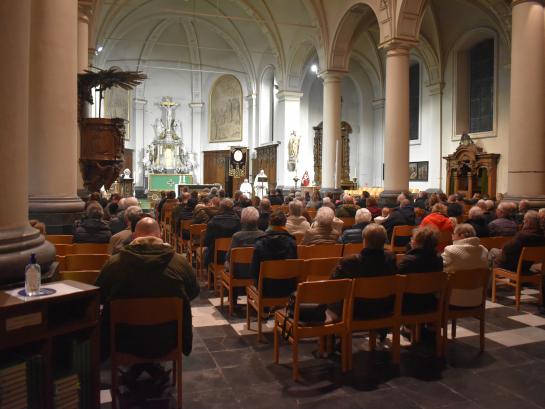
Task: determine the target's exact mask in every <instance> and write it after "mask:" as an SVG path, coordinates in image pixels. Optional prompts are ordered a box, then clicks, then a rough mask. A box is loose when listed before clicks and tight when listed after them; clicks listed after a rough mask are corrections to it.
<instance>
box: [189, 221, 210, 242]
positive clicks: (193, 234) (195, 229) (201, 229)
mask: <svg viewBox="0 0 545 409" xmlns="http://www.w3.org/2000/svg"><path fill="white" fill-rule="evenodd" d="M205 232H206V224H192V225H190V226H189V240H190V241H191V242H192V243H193V242H195V241H196V240H197V239H198V241H199V242H200V241H201V240H200V239H201V237H202V238H204V233H205Z"/></svg>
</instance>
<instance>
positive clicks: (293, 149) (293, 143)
mask: <svg viewBox="0 0 545 409" xmlns="http://www.w3.org/2000/svg"><path fill="white" fill-rule="evenodd" d="M300 142H301V138H300V137H299V136H297V134H296V133H295V131H291V134H290V137H289V140H288V170H289V171H290V172H295V170H296V169H297V157H298V156H299V143H300Z"/></svg>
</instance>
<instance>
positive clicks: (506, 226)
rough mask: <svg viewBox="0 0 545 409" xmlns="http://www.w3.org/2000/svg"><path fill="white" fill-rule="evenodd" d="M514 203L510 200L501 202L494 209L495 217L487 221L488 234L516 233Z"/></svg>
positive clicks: (507, 234) (509, 234) (510, 234)
mask: <svg viewBox="0 0 545 409" xmlns="http://www.w3.org/2000/svg"><path fill="white" fill-rule="evenodd" d="M515 211H516V205H515V204H514V203H512V202H501V203H500V204H499V205H498V208H497V209H496V216H497V218H496V219H495V220H493V221H491V222H490V223H488V230H489V232H490V236H492V237H496V236H514V235H515V234H517V223H516V222H515V220H514V217H515Z"/></svg>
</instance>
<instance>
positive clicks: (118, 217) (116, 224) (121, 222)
mask: <svg viewBox="0 0 545 409" xmlns="http://www.w3.org/2000/svg"><path fill="white" fill-rule="evenodd" d="M131 206H138V199H137V198H136V197H124V198H122V199H121V200H120V201H119V203H118V207H117V213H116V214H115V215H112V217H111V219H110V230H111V231H112V234H117V233H119V232H120V231H122V230H125V229H126V228H127V223H126V220H125V210H127V209H128V208H129V207H131Z"/></svg>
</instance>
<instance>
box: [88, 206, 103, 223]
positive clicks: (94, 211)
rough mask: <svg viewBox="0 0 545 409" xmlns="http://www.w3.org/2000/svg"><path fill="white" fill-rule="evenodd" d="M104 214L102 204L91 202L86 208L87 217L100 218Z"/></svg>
mask: <svg viewBox="0 0 545 409" xmlns="http://www.w3.org/2000/svg"><path fill="white" fill-rule="evenodd" d="M103 216H104V211H103V210H102V206H101V205H99V204H98V203H97V204H91V205H90V206H89V207H88V208H87V217H90V218H91V219H102V217H103Z"/></svg>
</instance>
